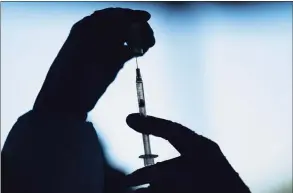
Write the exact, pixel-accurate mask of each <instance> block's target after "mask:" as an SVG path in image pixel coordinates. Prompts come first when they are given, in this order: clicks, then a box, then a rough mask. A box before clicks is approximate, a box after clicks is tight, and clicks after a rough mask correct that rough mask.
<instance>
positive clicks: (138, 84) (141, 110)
mask: <svg viewBox="0 0 293 193" xmlns="http://www.w3.org/2000/svg"><path fill="white" fill-rule="evenodd" d="M136 91H137V100H138V107H139V113H140V114H141V115H143V116H146V115H147V114H146V106H145V97H144V90H143V82H142V78H141V74H140V71H139V69H136Z"/></svg>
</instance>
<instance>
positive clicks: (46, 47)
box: [1, 2, 292, 193]
mask: <svg viewBox="0 0 293 193" xmlns="http://www.w3.org/2000/svg"><path fill="white" fill-rule="evenodd" d="M106 7H127V8H132V9H144V10H147V11H149V12H150V13H151V15H152V19H151V20H150V23H151V26H152V27H153V29H154V32H155V36H156V40H157V43H156V45H155V47H154V48H152V49H150V51H149V52H148V53H147V54H146V55H145V56H144V57H142V58H140V59H139V60H138V62H139V66H140V67H141V71H142V75H143V79H144V84H145V92H146V93H145V94H146V102H147V104H146V105H147V112H148V114H150V115H153V116H158V117H162V118H165V119H170V120H173V121H176V122H179V123H181V124H183V125H185V126H187V127H189V128H191V129H192V130H194V131H195V132H197V133H199V134H202V135H205V136H207V137H209V138H211V139H213V140H214V141H216V142H218V143H219V145H220V146H221V148H222V150H223V152H224V153H225V155H226V156H227V158H228V159H229V160H230V163H231V164H232V165H233V167H234V168H235V169H236V170H237V171H238V172H239V173H240V175H241V177H242V178H243V179H244V181H245V182H246V183H247V184H248V185H249V186H250V188H251V190H252V192H254V193H269V192H274V193H276V192H282V193H287V192H292V187H290V186H291V185H292V3H290V2H285V3H272V2H271V3H237V4H235V3H234V4H232V3H200V2H197V3H191V4H188V5H174V4H164V3H155V2H153V3H150V2H149V3H147V2H144V3H138V2H75V3H73V2H72V3H71V2H43V3H40V2H30V3H28V2H25V3H24V2H23V3H20V2H18V3H17V2H14V3H8V2H6V3H1V147H2V146H3V144H4V142H5V139H6V137H7V134H8V132H9V130H10V129H11V127H12V125H13V124H14V123H15V121H16V120H17V118H18V117H19V116H20V115H22V114H24V113H25V112H27V111H28V110H30V109H31V108H32V105H33V103H34V100H35V98H36V96H37V94H38V91H39V90H40V88H41V86H42V83H43V81H44V78H45V75H46V73H47V71H48V69H49V67H50V64H51V63H52V61H53V60H54V58H55V56H56V54H57V53H58V51H59V49H60V47H61V46H62V44H63V43H64V41H65V39H66V38H67V35H68V32H69V30H70V28H71V26H72V25H73V24H74V23H75V22H77V21H78V20H80V19H81V18H83V17H84V16H86V15H88V14H91V13H92V12H93V11H94V10H96V9H103V8H106ZM117 96H119V97H118V98H117ZM137 111H138V108H137V99H136V89H135V61H134V60H132V61H129V62H128V63H127V64H126V65H125V68H123V70H121V71H120V73H119V75H118V76H117V78H116V80H115V82H114V83H113V84H111V85H110V87H109V88H108V90H107V91H106V93H105V94H104V95H103V97H102V98H101V99H100V100H99V102H98V103H97V105H96V108H95V109H94V110H93V111H92V112H91V113H90V116H89V120H91V121H92V122H93V123H94V125H95V127H96V129H97V132H98V134H99V136H101V138H102V140H103V143H104V146H105V147H106V148H107V153H108V157H109V158H110V159H111V161H112V162H113V164H114V165H116V166H117V167H119V168H121V169H123V170H124V171H126V172H127V173H129V172H132V171H133V170H135V169H138V168H140V167H142V166H143V162H142V160H140V159H138V156H139V155H140V154H142V152H143V147H142V139H141V135H140V134H138V133H136V132H134V131H133V130H131V129H130V128H129V127H128V126H127V125H126V123H125V118H126V116H127V115H128V114H129V113H133V112H137ZM151 140H152V149H153V152H155V153H157V154H159V156H160V157H159V158H158V159H157V161H163V160H166V159H169V158H172V157H176V156H178V155H179V154H178V153H177V152H176V150H175V149H174V148H173V147H171V145H169V144H168V143H167V142H166V141H165V140H163V139H159V138H154V137H152V138H151ZM52 143H54V141H52Z"/></svg>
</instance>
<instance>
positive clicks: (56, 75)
mask: <svg viewBox="0 0 293 193" xmlns="http://www.w3.org/2000/svg"><path fill="white" fill-rule="evenodd" d="M150 17H151V16H150V14H149V13H148V12H146V11H135V10H131V9H122V8H108V9H104V10H100V11H95V12H94V13H93V14H91V15H90V16H87V17H85V18H83V19H82V20H80V21H79V22H77V23H76V24H74V25H73V27H72V29H71V31H70V34H69V36H68V38H67V40H66V42H65V43H64V45H63V47H62V48H61V50H60V52H59V53H58V55H57V57H56V59H55V60H54V62H53V64H52V66H51V68H50V70H49V72H48V74H47V77H46V80H45V82H44V84H43V87H42V89H41V91H40V93H39V95H38V97H37V99H36V102H35V105H34V110H35V111H39V112H45V113H46V114H48V113H51V114H54V116H56V115H58V114H61V116H69V117H71V118H73V119H75V120H76V119H83V120H85V118H86V116H87V112H89V111H90V110H92V109H93V108H94V106H95V104H96V102H97V101H98V99H99V98H100V97H101V96H102V94H103V93H104V92H105V90H106V88H107V87H108V86H109V84H111V82H112V81H113V80H114V79H115V77H116V75H117V73H118V72H119V70H120V69H121V68H122V67H123V65H124V63H125V62H126V61H128V60H129V59H131V58H133V57H134V56H135V54H134V52H133V49H131V47H129V46H125V42H129V44H130V45H133V44H135V43H136V41H133V38H134V37H135V38H136V39H139V41H138V45H137V46H139V47H141V48H142V49H143V50H144V53H146V52H147V50H148V49H149V48H150V47H152V46H154V44H155V39H154V34H153V30H152V29H151V27H150V25H149V24H148V22H147V21H148V20H149V19H150ZM133 26H136V28H135V30H133ZM137 26H139V27H137Z"/></svg>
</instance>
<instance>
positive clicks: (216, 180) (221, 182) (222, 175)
mask: <svg viewBox="0 0 293 193" xmlns="http://www.w3.org/2000/svg"><path fill="white" fill-rule="evenodd" d="M126 122H127V124H128V125H129V126H130V127H131V128H133V129H134V130H135V131H138V132H140V133H144V134H152V135H154V136H157V137H162V138H164V139H166V140H168V141H169V142H170V143H171V144H172V145H173V146H174V147H175V148H176V150H177V151H178V152H179V153H180V154H181V156H180V157H177V158H174V159H171V160H167V161H163V162H160V163H157V164H155V165H152V166H148V167H145V168H141V169H139V170H137V171H135V172H133V173H132V174H130V175H129V176H128V179H127V183H128V184H129V185H130V186H138V185H142V184H147V183H149V184H150V186H149V187H148V188H141V189H138V190H136V191H137V192H146V193H155V192H156V193H194V192H199V193H217V192H219V193H248V192H250V191H249V188H248V187H247V186H246V185H245V184H244V183H243V181H242V180H241V178H240V177H239V175H238V173H236V172H235V171H234V169H233V168H232V166H231V165H230V164H229V162H228V161H227V159H226V158H225V156H224V155H223V153H222V152H221V150H220V148H219V146H218V145H217V144H216V143H215V142H213V141H211V140H209V139H207V138H205V137H203V136H200V135H198V134H196V133H194V132H193V131H191V130H189V129H188V128H186V127H184V126H182V125H180V124H178V123H174V122H171V121H167V120H164V119H159V118H155V117H152V116H148V117H146V118H145V117H143V116H140V115H139V114H131V115H129V116H128V117H127V119H126Z"/></svg>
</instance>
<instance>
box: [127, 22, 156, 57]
mask: <svg viewBox="0 0 293 193" xmlns="http://www.w3.org/2000/svg"><path fill="white" fill-rule="evenodd" d="M126 41H127V45H128V46H129V47H131V48H140V49H143V53H145V52H146V51H147V50H148V49H149V48H151V47H153V46H154V45H155V37H154V32H153V30H152V28H151V27H150V25H149V24H148V23H147V22H145V23H134V24H132V25H131V26H130V28H129V33H128V37H127V40H126Z"/></svg>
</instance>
